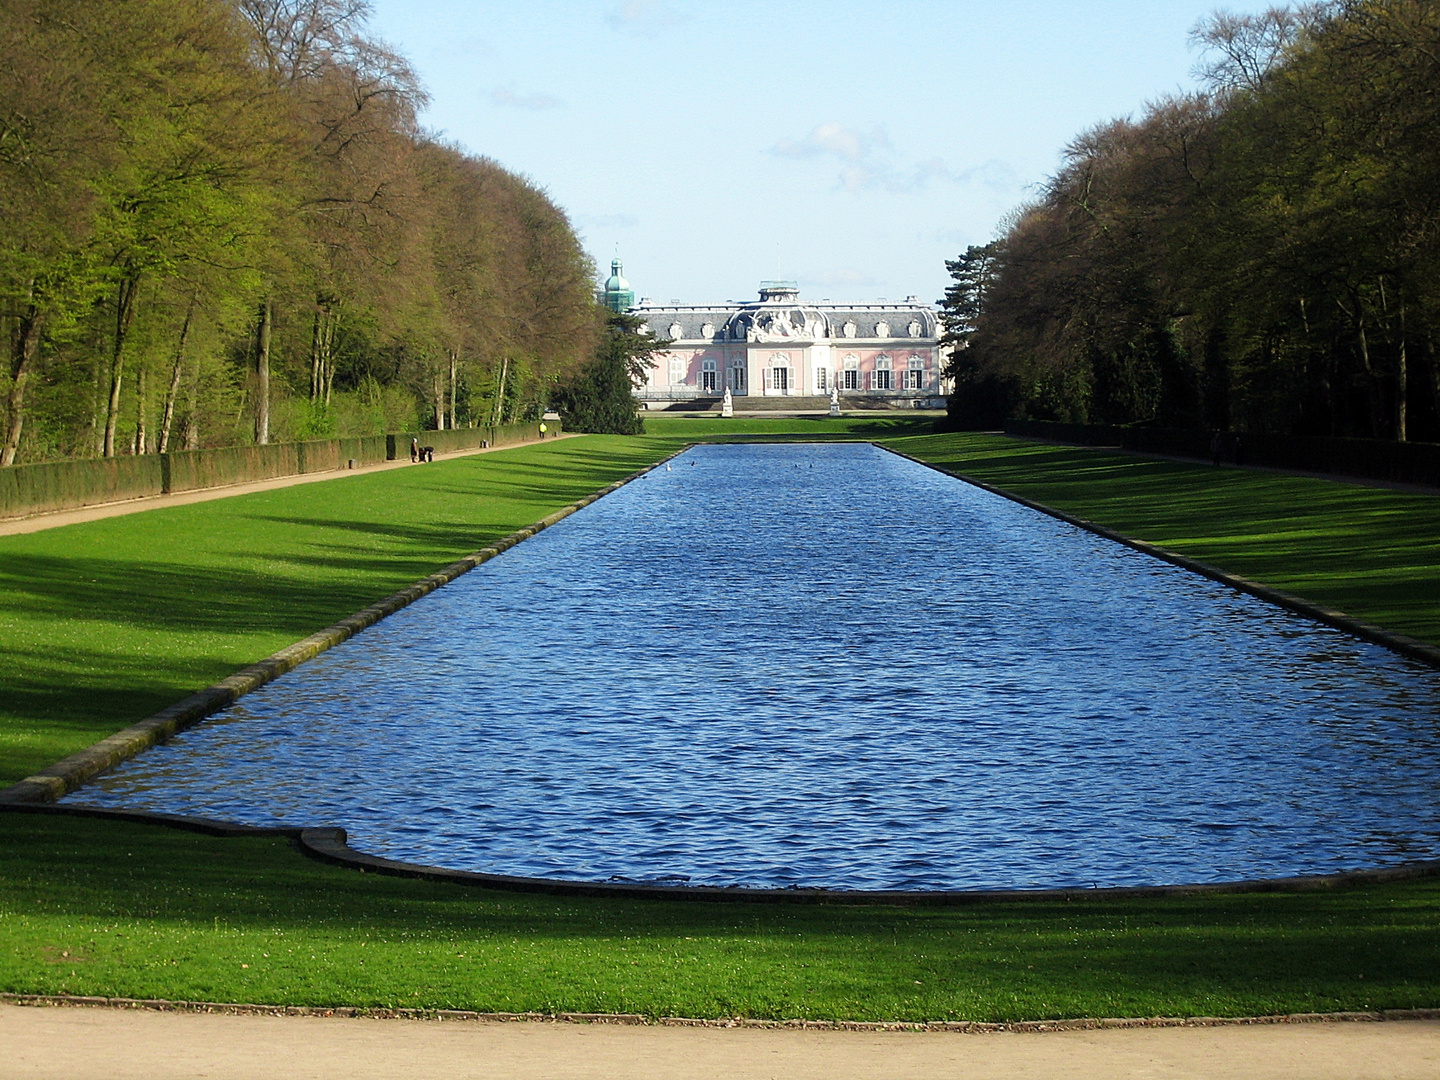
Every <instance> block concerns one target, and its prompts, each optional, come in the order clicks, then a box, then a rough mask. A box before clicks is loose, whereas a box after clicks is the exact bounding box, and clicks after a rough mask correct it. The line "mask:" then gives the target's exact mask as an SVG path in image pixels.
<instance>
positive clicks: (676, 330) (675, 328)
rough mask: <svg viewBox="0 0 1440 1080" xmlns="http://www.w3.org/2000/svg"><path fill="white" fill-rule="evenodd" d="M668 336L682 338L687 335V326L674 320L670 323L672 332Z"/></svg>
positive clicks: (673, 338)
mask: <svg viewBox="0 0 1440 1080" xmlns="http://www.w3.org/2000/svg"><path fill="white" fill-rule="evenodd" d="M666 336H667V337H669V338H670V339H671V340H675V339H677V338H682V337H684V336H685V328H684V327H683V326H681V325H680V324H679V323H678V322H672V323H671V324H670V333H669V334H668V335H666Z"/></svg>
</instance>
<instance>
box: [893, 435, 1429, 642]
mask: <svg viewBox="0 0 1440 1080" xmlns="http://www.w3.org/2000/svg"><path fill="white" fill-rule="evenodd" d="M893 445H894V446H895V448H896V449H899V450H904V451H905V452H906V453H908V454H912V455H914V456H915V457H918V458H922V459H924V460H926V461H929V462H932V463H934V464H936V465H939V466H941V467H942V468H946V469H950V470H951V471H954V472H957V473H963V474H966V475H969V476H973V477H975V478H976V479H978V480H983V481H985V482H986V483H989V484H994V485H996V486H997V487H1002V488H1005V489H1006V490H1008V491H1014V492H1016V493H1018V494H1021V495H1025V496H1028V497H1029V498H1032V499H1036V500H1038V501H1039V502H1043V503H1045V504H1046V505H1048V506H1054V507H1056V508H1057V509H1061V510H1065V511H1068V512H1070V513H1072V514H1075V515H1077V516H1079V517H1082V518H1086V519H1088V520H1091V521H1095V522H1099V523H1100V524H1102V525H1108V526H1109V527H1110V528H1112V529H1116V530H1118V531H1120V532H1122V533H1125V534H1126V535H1127V536H1133V537H1135V538H1137V539H1140V540H1148V541H1150V542H1151V543H1154V544H1159V545H1161V546H1162V547H1167V548H1170V549H1171V550H1173V551H1178V552H1181V553H1183V554H1185V555H1189V556H1192V557H1193V558H1197V559H1202V560H1204V561H1205V562H1208V563H1211V564H1213V565H1216V566H1221V567H1224V568H1225V569H1227V570H1230V571H1232V572H1233V573H1237V574H1240V575H1241V576H1243V577H1247V578H1250V579H1251V580H1253V581H1260V582H1264V583H1265V584H1267V585H1273V586H1275V587H1276V588H1280V589H1284V590H1286V591H1287V592H1292V593H1296V594H1298V595H1300V596H1304V597H1306V598H1308V599H1310V600H1314V601H1318V602H1319V603H1321V604H1325V605H1328V606H1329V607H1333V608H1337V609H1339V610H1340V611H1344V612H1347V613H1348V614H1351V615H1354V616H1357V617H1358V618H1361V619H1366V620H1368V621H1370V622H1373V623H1378V624H1379V625H1381V626H1385V627H1388V628H1389V629H1392V630H1398V631H1399V632H1401V633H1403V634H1409V635H1411V636H1412V637H1416V638H1420V639H1421V640H1423V641H1429V642H1432V643H1436V644H1440V497H1437V496H1436V495H1428V494H1406V493H1404V492H1398V491H1388V490H1384V489H1379V488H1370V487H1362V486H1360V485H1358V484H1353V483H1344V482H1341V481H1336V480H1317V479H1311V478H1308V477H1301V476H1283V475H1279V474H1276V473H1267V472H1252V471H1250V470H1243V469H1215V468H1212V467H1210V466H1208V465H1201V464H1188V463H1184V462H1176V461H1161V460H1153V459H1147V458H1141V457H1135V456H1132V455H1128V454H1116V453H1107V452H1105V451H1100V450H1092V449H1086V448H1081V447H1070V446H1054V445H1050V444H1047V443H1035V442H1026V441H1023V440H1020V439H1010V438H1006V437H1004V436H999V435H976V434H952V435H932V436H928V437H923V438H911V439H899V440H897V441H895V442H894V443H893Z"/></svg>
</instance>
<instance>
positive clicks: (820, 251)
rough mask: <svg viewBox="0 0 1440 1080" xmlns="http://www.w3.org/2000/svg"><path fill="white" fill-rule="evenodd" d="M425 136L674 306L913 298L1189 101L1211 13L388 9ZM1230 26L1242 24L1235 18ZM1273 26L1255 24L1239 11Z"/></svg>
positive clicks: (759, 5) (470, 4)
mask: <svg viewBox="0 0 1440 1080" xmlns="http://www.w3.org/2000/svg"><path fill="white" fill-rule="evenodd" d="M373 4H374V8H375V17H374V20H373V22H372V28H373V29H374V30H375V32H376V33H377V34H378V35H379V36H380V37H382V38H383V39H385V40H386V41H388V42H389V43H391V44H392V45H394V46H396V47H397V48H398V49H399V50H400V51H401V52H402V53H404V54H405V56H406V57H408V58H409V60H410V61H411V63H412V64H414V66H415V68H416V69H417V71H418V73H419V75H420V77H421V80H422V81H423V83H424V85H425V87H426V89H427V90H428V91H429V93H430V96H431V104H430V107H429V109H428V111H427V113H426V114H425V117H424V122H425V123H426V124H427V125H428V126H429V127H431V128H432V129H435V130H437V131H439V132H441V133H442V134H443V135H444V136H445V137H446V138H447V139H450V140H452V141H454V142H456V143H459V144H460V145H462V146H463V147H465V148H466V149H467V150H469V151H471V152H473V153H476V154H482V155H485V156H488V157H491V158H494V159H495V160H497V161H499V162H500V163H501V164H503V165H505V166H506V167H508V168H510V169H513V170H516V171H518V172H521V173H523V174H525V175H527V176H529V177H530V178H531V179H532V180H534V181H535V182H537V183H538V184H539V185H540V186H542V187H543V188H545V190H546V191H548V192H549V194H550V195H551V197H552V198H553V199H555V201H556V202H558V203H559V204H560V205H561V206H562V207H564V208H565V210H566V211H567V212H568V213H569V214H570V217H571V220H572V221H573V222H574V224H575V226H576V228H577V229H578V230H579V232H580V234H581V235H582V237H583V238H584V240H585V243H586V246H587V249H588V250H589V251H590V253H591V255H592V256H593V257H594V259H595V261H596V263H597V264H598V265H599V266H600V267H601V270H602V273H603V272H604V271H605V270H607V269H608V266H609V262H610V258H611V256H612V255H613V254H614V253H615V251H616V249H617V245H618V250H619V253H620V255H621V257H622V258H623V259H624V260H625V272H626V276H627V277H629V278H630V281H631V283H632V284H633V285H634V287H635V289H636V291H637V292H638V293H640V294H641V295H643V296H649V297H653V298H654V299H656V300H659V301H661V302H664V301H668V300H671V299H678V300H682V301H684V302H686V303H703V302H717V301H723V300H727V299H739V298H745V297H750V296H753V295H754V290H755V287H756V285H757V283H758V282H759V281H760V280H761V279H764V278H772V277H776V276H779V277H783V278H791V279H795V280H798V281H799V282H800V284H801V291H802V294H803V295H804V296H807V297H810V298H812V299H822V298H831V299H834V300H837V301H841V300H846V301H859V300H872V299H878V298H882V297H883V298H887V299H890V300H898V299H903V298H904V297H905V296H908V295H918V296H919V297H920V298H921V299H922V300H926V301H933V300H935V299H936V298H938V297H939V296H940V294H941V293H942V292H943V290H944V288H945V285H946V283H947V280H948V278H947V275H946V273H945V267H944V260H945V259H946V258H953V257H954V256H955V255H956V254H957V253H959V252H960V251H962V250H963V249H964V248H965V246H966V245H967V244H972V243H984V242H985V241H986V240H988V239H990V238H991V237H992V236H994V235H995V233H996V232H997V229H998V228H999V223H1000V222H1001V220H1002V219H1003V218H1004V216H1005V215H1006V214H1007V213H1008V212H1009V211H1011V210H1012V209H1013V208H1014V207H1015V206H1017V205H1018V204H1020V203H1021V202H1023V201H1024V200H1025V199H1026V198H1027V197H1028V196H1029V194H1031V193H1032V192H1033V191H1034V190H1035V186H1036V185H1037V184H1039V183H1041V182H1042V181H1043V180H1044V179H1045V177H1046V176H1047V175H1049V174H1050V173H1051V172H1053V171H1054V169H1055V168H1056V166H1057V164H1058V162H1059V155H1060V152H1061V150H1062V149H1063V147H1064V146H1065V144H1066V143H1067V142H1068V141H1069V140H1070V139H1072V138H1073V137H1074V136H1075V135H1077V134H1078V133H1079V132H1081V131H1082V130H1084V129H1086V128H1088V127H1091V126H1093V125H1094V124H1096V123H1098V122H1101V121H1103V120H1106V119H1110V118H1113V117H1115V116H1123V115H1128V114H1134V113H1137V112H1138V111H1139V110H1141V109H1142V108H1143V107H1144V104H1145V102H1146V101H1148V100H1152V99H1154V98H1156V97H1159V96H1162V95H1164V94H1167V93H1173V92H1175V91H1178V90H1182V89H1188V88H1192V87H1193V86H1194V81H1193V79H1192V77H1191V74H1190V72H1191V69H1192V68H1193V66H1194V64H1195V62H1196V59H1197V57H1196V54H1195V53H1194V52H1193V51H1191V49H1190V47H1189V42H1188V35H1189V32H1190V30H1191V29H1192V28H1193V27H1194V26H1195V24H1196V23H1197V22H1198V21H1199V20H1200V19H1201V18H1203V17H1205V16H1206V15H1208V14H1209V13H1210V12H1211V11H1213V10H1214V9H1215V7H1217V6H1219V5H1218V4H1217V3H1216V2H1215V0H1092V2H1089V3H1069V2H1067V3H1062V2H1058V0H1009V2H1001V0H995V2H985V3H982V2H977V0H949V2H948V3H947V2H931V0H894V2H891V3H880V2H875V0H835V2H832V3H827V4H818V3H803V2H798V0H769V2H762V0H739V2H716V3H698V2H695V0H594V2H590V0H522V2H520V3H497V2H492V0H373ZM1236 6H1237V5H1236V4H1233V3H1232V4H1231V7H1232V9H1234V8H1236ZM1259 6H1260V5H1257V4H1254V3H1241V4H1239V5H1238V9H1239V10H1246V11H1250V10H1258V8H1259Z"/></svg>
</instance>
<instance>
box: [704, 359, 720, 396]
mask: <svg viewBox="0 0 1440 1080" xmlns="http://www.w3.org/2000/svg"><path fill="white" fill-rule="evenodd" d="M716 367H717V365H716V363H715V358H714V357H713V356H707V357H705V359H703V360H701V361H700V389H701V390H703V391H704V392H705V393H707V394H715V393H718V392H719V389H718V388H719V386H720V374H719V372H718V371H717V370H716Z"/></svg>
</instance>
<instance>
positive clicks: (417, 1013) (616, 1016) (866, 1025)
mask: <svg viewBox="0 0 1440 1080" xmlns="http://www.w3.org/2000/svg"><path fill="white" fill-rule="evenodd" d="M0 1003H3V1004H7V1005H22V1006H31V1007H41V1008H46V1007H49V1008H87V1007H88V1008H110V1009H146V1010H150V1011H153V1012H193V1013H228V1014H231V1015H242V1016H319V1017H350V1018H360V1019H371V1020H431V1021H445V1020H450V1021H469V1022H471V1023H474V1022H481V1023H517V1022H519V1023H550V1024H557V1023H558V1024H615V1025H620V1026H625V1027H650V1026H654V1027H703V1028H761V1029H769V1030H788V1031H797V1030H799V1031H863V1032H906V1031H910V1032H950V1033H953V1034H960V1035H988V1034H993V1033H999V1032H1013V1033H1032V1034H1033V1033H1043V1032H1051V1031H1102V1030H1113V1029H1123V1028H1214V1027H1253V1026H1256V1025H1274V1024H1353V1023H1372V1024H1374V1023H1387V1022H1391V1023H1395V1022H1405V1021H1412V1022H1413V1021H1435V1020H1440V1009H1378V1010H1375V1011H1373V1012H1330V1013H1280V1014H1276V1015H1272V1016H1137V1017H1123V1016H1121V1017H1076V1018H1073V1019H1061V1020H1012V1021H1008V1022H992V1021H984V1020H801V1019H795V1020H755V1019H751V1018H749V1017H743V1016H732V1017H723V1018H719V1019H704V1018H699V1017H688V1016H653V1017H652V1016H646V1015H644V1014H642V1013H586V1012H558V1013H540V1012H524V1013H508V1012H478V1011H475V1010H471V1009H399V1008H395V1009H392V1008H385V1007H380V1006H376V1007H363V1006H350V1005H337V1006H325V1005H252V1004H246V1003H243V1002H217V1001H172V1000H170V999H169V998H124V997H85V996H82V995H78V994H14V993H0Z"/></svg>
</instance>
